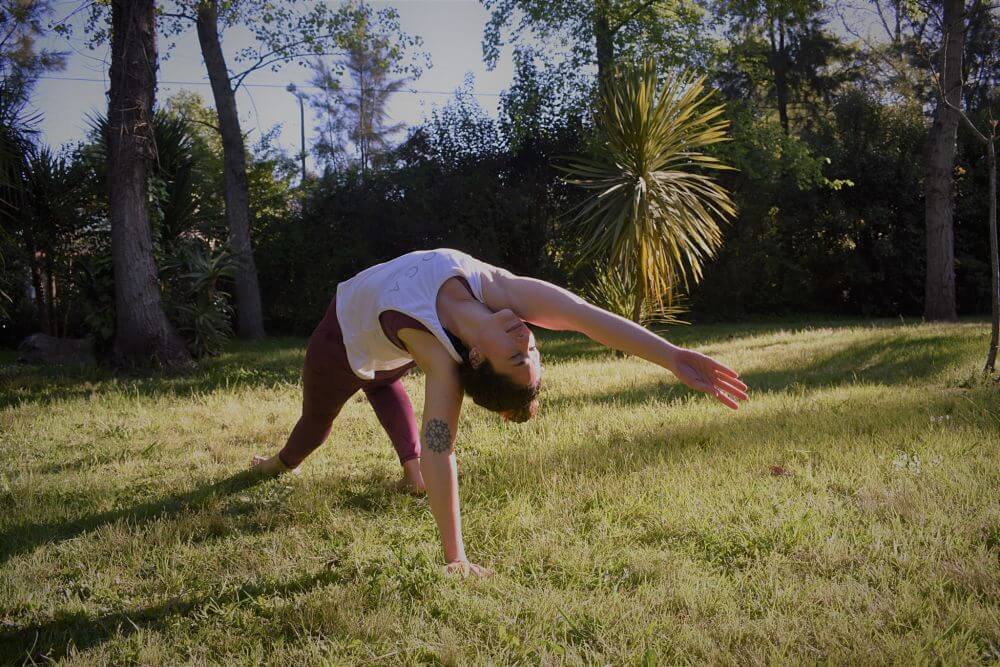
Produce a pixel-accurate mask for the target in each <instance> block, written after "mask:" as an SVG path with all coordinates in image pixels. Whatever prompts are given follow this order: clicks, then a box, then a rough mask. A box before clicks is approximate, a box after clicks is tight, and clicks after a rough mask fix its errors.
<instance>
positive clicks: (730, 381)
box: [715, 373, 747, 391]
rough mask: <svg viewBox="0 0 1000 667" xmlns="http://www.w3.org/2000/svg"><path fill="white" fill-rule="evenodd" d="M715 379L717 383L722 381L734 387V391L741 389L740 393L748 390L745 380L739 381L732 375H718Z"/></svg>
mask: <svg viewBox="0 0 1000 667" xmlns="http://www.w3.org/2000/svg"><path fill="white" fill-rule="evenodd" d="M715 377H716V380H717V381H718V380H721V381H722V382H725V383H726V384H728V385H729V386H731V387H733V388H734V389H739V390H740V391H746V390H747V385H746V383H745V382H743V380H739V379H737V378H734V377H733V376H731V375H726V374H725V373H716V376H715Z"/></svg>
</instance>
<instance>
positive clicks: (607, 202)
mask: <svg viewBox="0 0 1000 667" xmlns="http://www.w3.org/2000/svg"><path fill="white" fill-rule="evenodd" d="M710 95H711V93H706V91H705V86H704V77H698V78H695V77H693V76H690V75H687V74H684V75H681V76H678V77H676V78H673V79H670V80H668V81H666V82H665V83H664V84H662V85H661V84H660V83H659V81H658V77H657V67H656V62H655V61H654V60H652V59H649V60H646V61H645V62H644V63H642V64H640V65H638V66H631V67H625V68H622V69H619V71H618V72H617V75H616V76H615V77H614V78H613V79H612V81H611V82H610V83H609V84H608V85H607V86H606V87H605V88H604V90H603V91H602V96H601V105H600V109H599V111H598V113H597V119H596V120H597V125H598V128H599V129H600V131H601V132H602V133H603V135H604V137H603V138H604V145H603V147H604V150H603V152H602V153H600V154H598V155H595V156H592V157H572V158H568V159H566V160H565V161H564V162H563V163H562V164H558V165H557V167H558V168H559V169H561V170H562V171H563V172H565V173H566V176H565V177H564V180H565V181H566V182H567V183H570V184H572V185H576V186H579V187H581V188H584V189H585V190H588V191H589V192H590V193H591V195H590V196H589V197H588V198H587V199H586V200H585V201H584V202H583V203H581V204H580V206H579V207H578V208H577V209H575V210H574V211H573V217H574V221H575V222H576V223H577V224H578V225H579V227H580V230H581V238H582V246H581V254H582V256H583V257H584V258H590V259H594V258H607V260H608V261H609V262H610V263H612V264H614V265H615V266H618V267H621V269H622V270H623V271H624V272H625V273H626V274H629V275H632V276H635V279H636V280H635V289H636V290H638V294H639V295H640V296H639V298H640V299H641V301H645V300H646V299H653V300H655V301H656V302H657V303H658V304H660V305H661V306H662V305H663V301H664V299H666V301H667V305H668V306H669V305H670V302H671V301H672V299H673V295H674V293H675V290H676V289H677V288H678V287H683V288H685V289H686V288H688V286H689V285H690V283H692V282H697V281H698V280H700V278H701V275H702V267H703V265H704V263H705V262H706V261H707V260H708V259H709V258H711V257H712V256H713V255H714V254H715V252H716V250H718V248H719V246H720V245H721V243H722V233H721V230H720V228H719V221H720V220H724V219H726V218H727V217H729V216H732V215H734V214H735V208H734V205H733V202H732V200H731V199H730V197H729V193H728V192H727V191H726V190H725V189H724V188H722V187H721V186H720V185H719V184H717V183H716V182H715V180H714V179H713V178H712V177H711V176H710V175H707V174H704V173H701V172H702V170H703V169H715V170H722V169H731V167H728V166H726V165H724V164H722V163H721V162H720V161H719V160H717V159H715V158H714V157H711V156H709V155H706V154H704V153H703V152H701V151H702V149H704V148H705V147H707V146H711V145H712V144H716V143H719V142H721V141H726V140H727V137H726V128H727V127H728V125H729V123H728V121H725V120H720V119H719V116H720V115H721V114H722V112H723V107H722V105H716V106H711V107H708V106H706V102H707V101H708V98H709V97H710Z"/></svg>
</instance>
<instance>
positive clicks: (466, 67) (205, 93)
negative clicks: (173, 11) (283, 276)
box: [32, 0, 512, 155]
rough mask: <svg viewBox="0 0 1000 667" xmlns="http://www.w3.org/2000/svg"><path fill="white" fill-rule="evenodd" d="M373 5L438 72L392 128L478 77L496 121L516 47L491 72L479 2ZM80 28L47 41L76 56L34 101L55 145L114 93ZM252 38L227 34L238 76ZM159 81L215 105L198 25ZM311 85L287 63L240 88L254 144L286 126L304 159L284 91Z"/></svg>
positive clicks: (397, 101) (399, 102) (60, 7)
mask: <svg viewBox="0 0 1000 667" xmlns="http://www.w3.org/2000/svg"><path fill="white" fill-rule="evenodd" d="M79 4H80V3H79V2H78V1H77V0H64V1H56V2H53V6H54V7H55V9H56V17H57V18H62V17H63V16H65V15H66V14H67V13H68V12H70V11H72V10H73V9H74V8H76V7H77V6H79ZM369 4H370V5H372V6H373V8H375V9H379V8H382V7H384V6H386V5H390V6H392V7H395V8H396V9H398V10H399V16H400V23H401V25H402V28H403V30H404V31H406V32H407V33H409V34H410V35H416V36H419V37H421V38H423V40H424V43H423V46H422V47H421V49H420V50H422V51H426V52H427V53H429V54H430V59H431V67H430V68H429V69H426V68H425V69H424V72H423V75H422V76H421V77H420V78H419V79H418V80H416V81H414V82H413V83H412V84H411V85H410V87H411V88H413V89H416V90H418V91H420V92H415V93H410V92H401V93H399V94H397V95H395V96H394V97H393V98H392V99H391V100H390V103H389V111H390V114H391V116H392V121H393V122H403V123H406V124H407V125H416V124H419V123H420V121H421V120H422V119H423V118H425V117H426V116H427V115H428V114H429V112H430V110H431V109H432V108H433V106H435V105H437V106H442V105H444V104H445V103H446V102H447V101H448V100H449V99H450V97H451V95H452V94H453V93H454V91H455V89H456V88H458V87H459V86H461V85H462V82H463V80H464V79H465V76H466V73H469V72H471V73H472V74H473V75H474V77H475V91H476V93H478V94H479V95H478V97H477V99H478V100H479V103H480V104H481V105H482V107H483V109H484V110H485V111H486V112H487V113H489V114H491V115H494V116H495V114H496V109H497V103H498V101H499V98H498V97H497V93H499V92H500V91H502V90H503V89H505V88H507V87H508V86H509V85H510V82H511V79H512V56H511V49H510V48H506V49H505V50H504V51H503V52H502V57H501V59H500V62H499V63H498V65H497V67H496V69H495V70H493V71H487V70H486V66H485V65H484V64H483V55H482V46H481V42H482V37H483V26H484V25H485V23H486V20H487V18H488V13H487V12H486V10H485V9H483V7H482V5H481V4H480V3H479V2H478V0H392V1H391V2H389V1H381V2H379V1H370V2H369ZM60 12H61V13H60ZM74 25H75V26H76V29H75V33H76V34H75V35H74V36H73V37H72V38H71V39H69V40H67V39H66V38H62V37H58V36H52V37H51V38H49V39H48V41H47V42H46V44H45V45H46V46H47V47H49V48H54V49H59V50H63V51H69V52H70V57H69V60H68V63H67V66H66V69H65V71H63V72H56V73H53V74H51V75H49V76H50V77H51V78H46V79H43V80H42V81H39V83H38V86H37V88H36V90H35V94H34V97H33V100H32V102H33V105H34V106H35V108H36V109H37V110H38V111H40V112H41V113H42V114H43V120H42V122H41V123H40V125H39V128H40V129H41V131H42V139H43V140H44V141H45V143H47V144H49V145H51V146H53V147H59V146H61V145H62V144H64V143H67V142H76V141H78V140H80V139H82V138H83V137H84V135H85V133H86V131H87V120H86V117H87V115H88V114H92V113H93V112H96V111H101V112H106V111H107V99H106V97H105V93H106V91H107V88H108V86H107V77H108V65H107V63H109V62H110V52H109V51H108V49H107V47H104V48H102V49H101V50H99V51H92V50H89V49H87V47H86V44H85V38H84V34H83V31H82V23H79V22H78V23H75V24H74ZM247 39H248V38H247V36H246V34H245V33H244V34H241V33H240V31H230V32H227V33H225V34H224V35H223V48H224V49H225V51H226V55H227V59H228V62H229V66H230V69H235V70H237V71H238V69H239V67H238V65H236V64H235V63H233V61H232V55H233V54H234V53H235V52H236V51H237V50H238V49H239V48H240V47H241V46H245V45H246V44H247ZM164 47H165V43H164V42H163V41H162V40H161V50H162V49H163V48H164ZM158 76H159V80H160V82H161V83H160V86H159V89H158V93H157V99H158V101H160V102H162V101H164V100H166V99H167V98H168V97H169V96H170V95H172V94H173V93H176V92H177V91H179V90H183V89H188V90H194V91H197V92H199V93H201V95H202V97H203V98H204V99H205V101H206V102H207V103H208V104H209V105H211V106H214V104H212V92H211V88H210V87H209V85H208V80H207V75H206V74H205V66H204V64H203V62H202V59H201V53H200V50H199V47H198V40H197V37H196V35H195V31H194V26H193V25H192V27H191V29H190V30H189V31H188V32H187V33H186V34H185V35H184V36H183V37H182V38H181V39H180V41H179V42H178V44H177V47H176V48H175V49H174V50H173V52H172V53H171V54H170V56H169V58H167V59H166V60H162V59H161V62H160V70H159V75H158ZM56 77H58V78H56ZM67 79H88V80H86V81H75V80H67ZM308 79H309V72H308V70H307V69H305V68H300V67H298V66H297V65H295V64H294V63H292V64H289V65H286V66H285V67H284V68H283V69H282V70H281V71H279V72H278V73H273V72H270V71H266V70H265V71H260V72H255V73H254V74H252V75H250V76H249V77H248V78H247V83H250V84H253V86H251V87H249V88H245V89H244V88H241V89H240V91H239V93H238V94H237V100H236V102H237V105H238V107H239V112H240V121H241V124H242V127H243V131H244V132H249V135H248V143H250V144H252V143H254V142H255V141H256V140H257V139H258V138H259V137H260V134H261V132H263V131H266V130H267V129H269V128H270V127H271V126H272V125H274V124H275V123H281V124H282V133H281V144H282V146H284V147H285V148H286V149H287V150H288V152H289V153H290V154H293V155H294V154H297V153H298V151H299V127H300V124H299V106H298V101H297V100H296V99H295V97H294V96H293V95H292V94H291V93H289V92H287V91H286V90H285V86H286V85H288V83H289V82H295V83H296V84H297V85H299V86H303V85H305V83H306V82H307V81H308ZM169 82H194V83H169ZM267 86H271V87H267ZM315 124H316V123H315V120H314V117H313V116H312V114H311V111H310V110H309V108H308V107H307V108H306V142H307V145H308V144H309V143H310V141H311V140H310V137H311V135H312V129H313V127H314V126H315Z"/></svg>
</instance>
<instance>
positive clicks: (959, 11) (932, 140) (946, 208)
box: [924, 0, 965, 321]
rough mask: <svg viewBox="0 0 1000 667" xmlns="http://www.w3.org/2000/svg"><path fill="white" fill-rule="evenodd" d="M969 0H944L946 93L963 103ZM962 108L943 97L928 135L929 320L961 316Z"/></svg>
mask: <svg viewBox="0 0 1000 667" xmlns="http://www.w3.org/2000/svg"><path fill="white" fill-rule="evenodd" d="M963 10H964V5H963V0H944V44H943V48H942V53H941V80H942V81H943V85H944V94H945V98H946V99H947V100H948V102H950V103H951V104H953V105H954V106H956V107H959V106H960V105H961V104H962V50H963V49H964V48H965V47H964V41H965V17H964V16H963ZM958 121H959V117H958V112H956V111H954V110H952V109H950V108H948V107H947V106H946V105H945V104H943V103H941V102H940V101H939V102H938V107H937V111H936V113H935V116H934V124H933V125H932V126H931V129H930V132H929V133H928V137H927V154H926V163H925V165H924V199H925V203H924V219H925V220H926V226H927V278H926V283H925V291H924V317H925V318H926V319H928V320H949V321H953V320H956V319H957V318H958V315H957V310H956V306H955V230H954V225H953V214H954V207H953V202H952V195H953V191H954V174H953V170H954V167H955V138H956V134H957V130H958Z"/></svg>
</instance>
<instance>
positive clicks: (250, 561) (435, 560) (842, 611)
mask: <svg viewBox="0 0 1000 667" xmlns="http://www.w3.org/2000/svg"><path fill="white" fill-rule="evenodd" d="M987 334H988V327H987V325H986V324H984V323H982V322H963V323H960V324H955V325H924V324H916V323H899V322H877V323H874V324H873V323H866V322H858V321H850V322H839V323H838V322H836V321H824V322H822V323H818V324H812V325H810V324H809V323H807V322H775V323H767V324H757V325H747V326H722V325H713V326H707V327H690V328H686V329H677V330H673V331H670V332H669V333H668V335H669V336H670V337H671V338H672V339H674V340H677V341H678V342H680V343H681V344H684V345H688V346H693V347H697V348H698V349H701V350H704V351H706V352H708V353H710V354H712V355H713V356H716V357H718V358H719V359H720V360H722V361H724V362H725V363H727V364H730V365H732V366H734V367H735V368H738V369H739V370H740V371H741V372H742V373H743V377H744V378H745V379H746V380H747V382H748V383H749V384H750V385H751V388H752V400H751V402H750V403H749V404H748V405H746V406H745V407H744V409H742V410H741V411H740V412H738V413H731V412H728V411H726V410H725V409H724V408H722V407H720V406H718V405H717V404H713V403H712V402H711V401H709V400H708V399H707V398H706V397H702V396H695V395H693V394H692V393H691V392H689V391H687V390H686V389H684V388H683V387H681V386H680V385H678V383H677V382H676V381H674V380H673V379H672V377H671V376H670V375H669V374H668V373H666V372H664V371H662V370H661V369H658V368H657V367H655V366H652V365H650V364H647V363H645V362H642V361H640V360H634V359H624V358H620V357H618V356H617V355H615V354H613V353H609V352H608V351H606V350H603V349H601V348H600V347H599V346H596V345H595V344H593V343H591V342H589V341H587V340H585V339H583V338H580V337H574V336H568V335H543V336H541V337H540V348H541V350H542V354H543V363H544V365H545V368H546V389H545V392H544V394H543V398H542V409H541V412H540V415H539V417H538V418H537V419H535V420H532V421H530V422H527V423H525V424H507V423H503V422H500V421H499V420H498V419H496V418H495V417H493V416H492V415H489V414H488V413H486V412H484V411H482V410H480V409H479V408H477V407H476V406H474V405H473V404H472V403H471V402H470V401H467V402H466V406H465V409H464V411H463V415H462V418H461V432H460V435H459V440H458V445H457V449H458V452H459V458H460V459H461V462H462V468H461V484H462V496H463V512H464V514H463V520H464V526H465V537H466V545H467V549H468V551H469V554H470V556H471V557H472V558H473V559H475V560H477V561H480V562H483V563H485V564H487V565H489V566H490V567H492V568H494V569H495V570H496V571H497V576H496V577H495V578H493V579H492V580H488V581H476V582H462V581H460V580H455V579H450V578H447V577H445V576H443V574H442V573H441V571H440V567H439V560H440V551H439V550H440V547H439V545H438V542H437V536H436V532H435V529H434V525H433V521H432V518H431V516H430V513H429V511H428V509H427V506H426V502H425V501H424V500H421V499H414V498H410V497H408V496H403V495H397V494H393V493H391V492H390V491H389V490H388V489H387V488H386V487H387V482H389V481H391V480H392V479H394V478H395V477H396V476H397V475H398V463H396V461H395V457H394V454H393V452H392V449H391V447H390V446H389V443H388V439H387V438H386V436H385V435H384V433H383V432H382V430H381V427H380V426H379V424H378V421H377V419H376V418H375V416H374V413H373V412H372V411H371V409H370V407H369V406H368V405H367V403H366V401H365V400H364V398H363V397H359V400H352V401H350V402H348V404H347V405H346V406H345V408H344V410H343V412H342V413H341V416H340V417H339V418H338V420H337V422H336V424H335V428H334V433H333V436H332V437H331V439H330V441H329V442H328V443H326V445H324V446H323V447H321V448H320V449H319V450H317V452H316V453H315V454H314V455H313V456H312V457H310V459H309V460H308V461H307V464H306V465H305V466H304V470H303V474H302V475H301V476H300V477H295V478H283V479H280V480H274V481H268V482H258V481H255V480H254V479H252V478H251V477H249V476H245V475H240V474H239V473H240V471H241V470H242V469H243V467H244V466H245V465H246V463H247V461H248V460H249V458H250V456H251V454H253V453H257V452H268V451H273V450H275V449H276V448H278V447H279V446H280V445H281V444H282V443H283V441H284V438H285V437H286V435H287V432H288V430H289V429H290V428H291V426H292V424H294V422H295V419H296V418H297V415H298V409H299V404H300V400H301V394H300V391H301V390H300V389H299V386H298V373H299V369H300V365H301V362H302V346H303V341H299V340H288V339H283V340H275V341H268V342H267V343H264V344H259V345H241V344H234V345H233V346H232V347H231V349H230V350H228V351H227V352H226V353H225V354H224V355H222V356H220V357H219V358H216V359H213V360H211V361H209V362H206V363H205V364H203V365H202V366H201V367H199V368H198V369H197V370H196V371H194V372H191V373H184V374H178V375H173V376H159V377H153V378H146V377H138V376H137V377H125V378H123V377H115V376H112V375H111V374H110V373H108V372H107V371H103V370H53V369H33V368H24V367H19V366H10V365H8V366H5V367H3V369H2V370H0V406H2V407H0V510H2V511H0V659H2V660H4V661H17V662H19V661H23V660H29V659H33V660H35V661H42V660H45V659H49V658H54V659H64V660H66V661H67V662H70V663H86V664H90V663H116V664H118V663H123V662H141V663H144V664H156V663H160V664H175V663H177V662H181V661H191V662H222V663H227V664H228V663H266V662H271V663H280V664H301V663H307V664H308V663H314V664H315V663H321V664H326V663H335V664H341V663H346V664H357V663H362V662H366V661H367V662H368V663H370V664H387V663H388V664H415V663H421V662H423V663H434V662H438V663H444V664H470V663H472V664H476V663H478V664H505V663H522V664H538V663H554V664H561V663H569V664H579V663H600V664H604V663H611V664H623V663H624V664H639V663H641V662H642V661H643V660H653V659H655V660H657V661H658V664H670V663H676V662H706V661H707V662H721V663H740V662H816V661H829V662H836V663H854V664H856V663H892V662H896V663H907V664H909V663H911V662H914V661H923V662H937V661H941V662H947V663H979V662H990V661H995V660H998V659H1000V621H998V618H1000V602H998V600H1000V568H998V565H997V563H998V558H1000V494H998V493H997V489H998V488H1000V472H998V471H1000V389H998V388H997V386H996V385H994V384H991V383H989V382H985V381H982V380H981V379H980V378H979V375H978V371H979V368H980V367H981V364H982V361H983V356H984V353H985V346H986V341H987ZM421 380H422V379H421V378H420V377H418V376H411V377H408V378H407V379H406V380H405V384H406V387H407V389H408V391H409V392H410V395H411V397H412V399H413V403H414V407H415V409H416V410H417V411H418V413H419V411H420V409H421V408H422V404H423V397H422V395H421V393H422V381H421Z"/></svg>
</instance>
